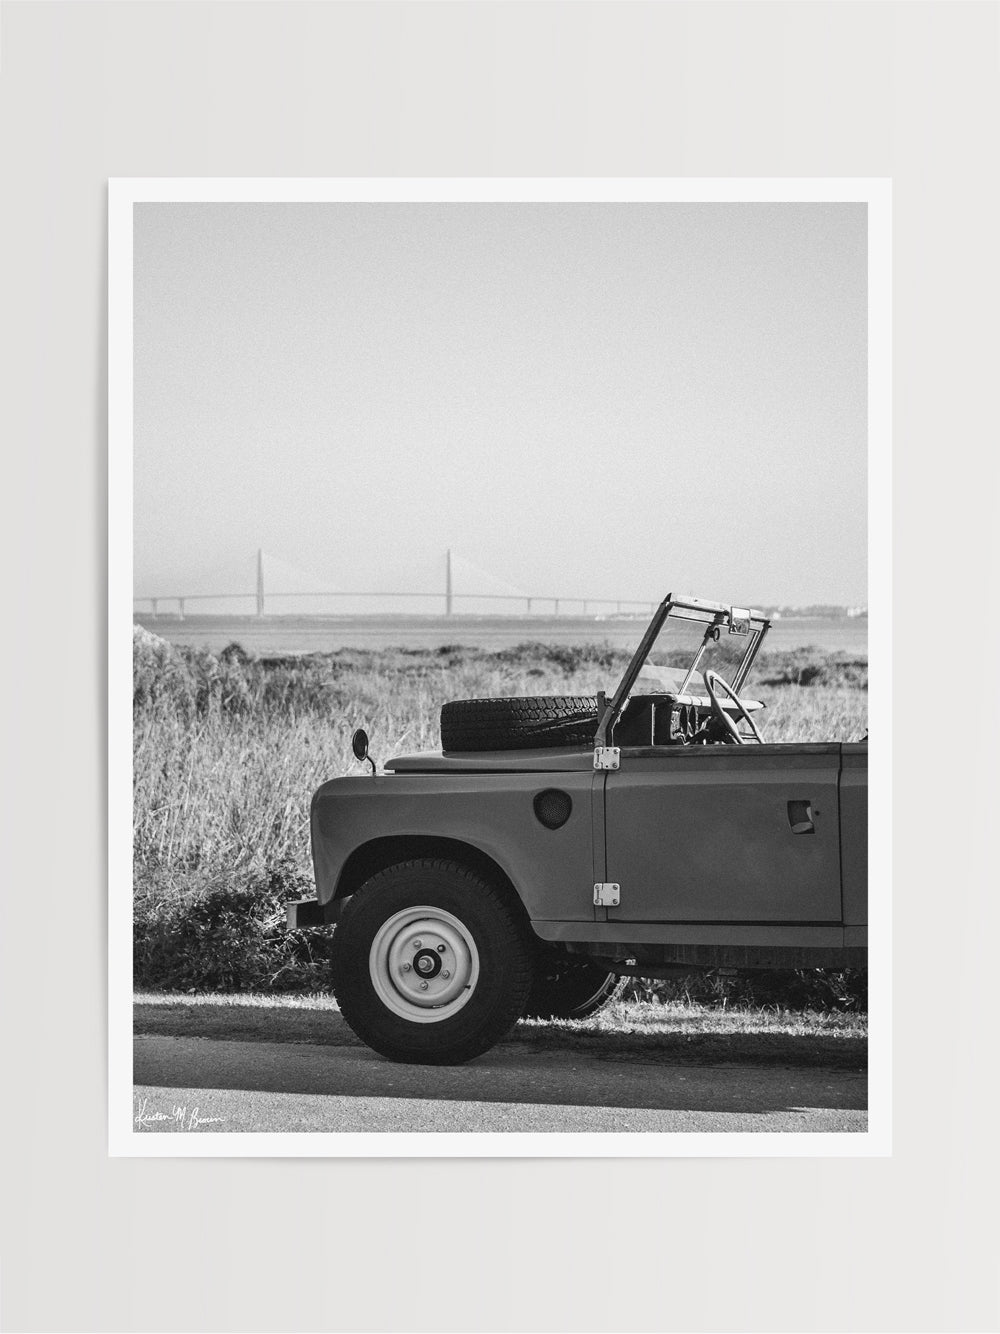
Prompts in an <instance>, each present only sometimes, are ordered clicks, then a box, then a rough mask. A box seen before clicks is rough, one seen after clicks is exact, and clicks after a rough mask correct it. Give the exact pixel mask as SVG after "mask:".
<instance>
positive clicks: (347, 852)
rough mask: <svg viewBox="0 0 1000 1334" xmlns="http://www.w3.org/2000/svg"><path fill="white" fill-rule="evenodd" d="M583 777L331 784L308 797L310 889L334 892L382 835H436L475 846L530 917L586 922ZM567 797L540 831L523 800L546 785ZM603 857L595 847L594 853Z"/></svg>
mask: <svg viewBox="0 0 1000 1334" xmlns="http://www.w3.org/2000/svg"><path fill="white" fill-rule="evenodd" d="M595 781H599V776H598V775H595V774H594V773H593V772H592V771H591V772H587V771H579V772H562V773H475V774H470V773H447V772H442V773H419V774H407V773H392V774H378V775H375V776H373V777H366V778H360V777H351V778H335V779H332V780H331V781H330V782H328V783H324V784H323V786H322V787H321V788H319V789H318V790H317V792H316V793H315V794H314V796H313V799H312V808H311V821H310V823H311V830H312V852H313V867H314V870H315V874H316V891H317V896H318V898H319V901H320V902H321V903H324V904H325V903H329V902H330V901H331V900H333V899H334V898H335V897H336V896H337V893H338V888H339V886H340V881H341V877H342V875H343V871H344V867H345V865H346V863H347V862H348V859H349V858H351V857H352V856H353V855H354V854H356V853H358V852H359V851H360V850H361V849H363V848H364V847H365V846H366V845H367V844H370V843H372V842H374V841H376V840H378V839H383V838H400V839H406V838H412V839H420V840H428V839H440V840H442V842H444V841H447V842H448V843H449V844H460V845H464V846H466V847H468V848H472V849H475V850H476V851H477V852H478V853H480V854H482V855H483V856H485V857H487V858H489V859H490V860H491V861H492V862H494V863H495V864H496V865H497V866H498V867H499V868H500V869H501V870H502V871H503V873H504V874H505V875H506V876H507V878H508V879H509V880H510V882H511V884H512V885H513V886H514V888H515V890H516V891H517V893H518V895H519V896H520V898H521V901H522V903H523V904H524V907H525V909H526V910H527V913H528V916H529V917H530V918H531V919H532V920H547V919H556V920H560V921H593V920H594V904H593V889H594V882H595V880H598V879H601V878H602V875H601V874H595V865H594V830H593V819H592V805H593V789H594V784H595ZM552 787H557V788H559V789H560V790H561V791H563V792H566V793H568V794H569V796H570V798H571V800H572V810H571V813H570V816H569V819H568V820H567V821H566V823H565V824H564V825H562V826H561V827H560V828H559V829H547V828H546V827H545V826H544V825H543V824H541V823H540V821H539V820H538V818H537V817H536V815H535V811H534V806H533V800H534V797H535V796H536V794H537V793H538V792H540V791H543V790H544V789H546V788H552ZM602 857H603V851H602Z"/></svg>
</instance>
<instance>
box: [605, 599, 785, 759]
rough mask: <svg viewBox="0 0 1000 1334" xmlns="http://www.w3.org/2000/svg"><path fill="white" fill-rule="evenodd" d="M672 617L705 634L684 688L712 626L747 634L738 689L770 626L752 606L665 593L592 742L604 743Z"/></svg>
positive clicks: (736, 676)
mask: <svg viewBox="0 0 1000 1334" xmlns="http://www.w3.org/2000/svg"><path fill="white" fill-rule="evenodd" d="M671 617H673V618H674V619H675V620H683V621H694V622H696V623H698V624H701V625H704V627H705V635H704V636H703V637H702V641H701V646H700V647H699V648H698V649H697V650H696V652H695V653H694V655H693V661H692V662H691V665H690V666H689V667H688V668H687V674H686V676H685V679H684V688H685V689H686V688H687V686H688V684H689V683H690V681H691V679H692V678H693V676H694V673H695V671H696V670H697V667H698V662H699V660H700V658H701V655H702V653H703V652H704V649H705V646H706V643H707V642H708V640H707V636H708V632H709V631H711V630H715V631H716V632H717V633H716V637H718V635H721V634H722V632H723V630H726V631H727V632H728V633H731V634H737V635H740V636H745V637H746V640H747V644H746V649H745V651H744V653H743V657H742V658H741V660H740V664H739V666H738V667H737V669H736V672H735V673H734V675H733V679H732V682H731V684H732V688H733V690H734V691H737V692H738V691H739V690H740V688H741V687H742V685H743V683H744V681H745V680H746V679H747V677H748V675H749V674H750V669H751V667H752V666H753V664H754V659H755V658H756V657H757V654H758V652H759V651H760V646H761V644H762V643H763V642H764V637H765V635H766V634H767V632H768V630H769V629H770V628H771V622H770V620H769V619H768V618H767V617H766V616H763V615H762V614H761V613H760V612H759V611H755V610H753V608H746V607H734V606H727V605H726V604H725V603H722V602H706V601H705V600H704V599H702V598H693V597H688V596H686V595H684V594H681V593H668V594H667V596H666V597H665V598H664V599H663V601H662V602H661V603H660V605H659V606H658V607H657V609H656V611H655V612H654V613H653V619H652V620H651V621H650V623H649V626H648V628H647V630H646V633H645V634H644V635H643V637H642V640H641V641H640V643H639V647H638V648H637V649H636V651H635V653H634V654H633V655H632V660H631V661H630V662H629V665H628V666H627V667H626V669H625V674H624V676H623V677H622V679H621V681H620V682H619V685H618V689H617V690H616V691H615V693H614V695H613V696H612V698H611V702H610V704H607V705H606V706H605V708H604V710H603V712H602V714H601V717H600V721H599V724H598V728H597V735H596V737H595V738H594V745H595V746H606V745H607V737H608V733H609V732H610V730H611V729H612V728H613V727H614V725H615V723H616V722H617V721H618V717H619V715H620V714H621V711H622V709H623V708H624V707H625V704H626V703H627V701H628V698H629V696H630V695H631V693H632V689H633V687H634V686H635V683H636V680H637V679H638V676H639V672H640V671H641V670H642V668H643V666H644V665H645V663H646V660H647V659H648V657H649V655H650V653H651V652H652V650H653V647H654V645H655V644H656V642H657V640H658V639H659V637H660V633H661V631H662V630H663V628H664V626H665V625H666V624H667V621H668V620H669V619H670V618H671Z"/></svg>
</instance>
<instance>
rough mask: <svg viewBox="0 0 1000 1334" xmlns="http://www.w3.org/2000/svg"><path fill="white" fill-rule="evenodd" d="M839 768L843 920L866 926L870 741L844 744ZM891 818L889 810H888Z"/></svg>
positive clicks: (853, 935)
mask: <svg viewBox="0 0 1000 1334" xmlns="http://www.w3.org/2000/svg"><path fill="white" fill-rule="evenodd" d="M842 751H843V758H842V761H841V771H840V846H841V878H842V882H843V897H844V924H845V926H847V927H848V928H855V931H854V932H853V933H852V938H857V935H858V932H857V928H861V927H864V928H867V922H868V743H867V741H865V742H858V743H852V744H849V745H845V746H843V747H842ZM886 819H888V813H886Z"/></svg>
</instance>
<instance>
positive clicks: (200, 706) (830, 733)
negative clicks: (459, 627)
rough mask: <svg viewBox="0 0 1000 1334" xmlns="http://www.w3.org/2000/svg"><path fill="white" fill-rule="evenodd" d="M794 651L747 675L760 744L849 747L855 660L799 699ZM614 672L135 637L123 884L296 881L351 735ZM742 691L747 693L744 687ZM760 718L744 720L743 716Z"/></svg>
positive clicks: (600, 679) (402, 743) (496, 657)
mask: <svg viewBox="0 0 1000 1334" xmlns="http://www.w3.org/2000/svg"><path fill="white" fill-rule="evenodd" d="M795 659H796V655H787V654H786V655H781V658H780V660H772V661H770V662H769V661H768V660H767V659H765V660H764V662H763V663H762V664H761V669H760V672H759V676H761V677H762V678H763V679H764V680H766V679H767V678H768V677H769V676H770V678H771V679H773V680H774V681H775V684H773V685H770V686H766V687H765V686H763V685H762V686H761V688H760V691H759V693H760V695H761V696H762V697H764V699H765V702H766V705H767V708H766V710H765V712H764V714H763V720H764V721H763V727H764V731H765V737H766V739H767V740H771V741H809V740H812V741H815V740H834V741H836V740H849V739H852V738H857V737H859V736H860V735H861V734H862V733H863V732H864V730H865V728H866V726H867V722H866V714H867V708H866V706H867V692H866V690H865V689H863V688H861V686H860V682H858V683H857V684H855V683H852V684H837V683H836V682H837V681H838V680H841V679H842V678H843V676H844V674H845V673H847V672H850V673H851V674H852V675H853V679H854V680H855V681H856V680H857V672H858V667H859V664H857V663H855V662H851V663H848V664H846V665H845V664H844V662H843V661H842V660H838V659H824V658H822V657H820V658H818V659H817V660H816V661H814V662H812V663H810V664H809V665H810V666H811V667H814V668H816V669H817V671H816V672H815V673H814V675H813V678H812V679H813V680H817V678H818V677H819V678H821V679H822V681H824V682H826V683H819V681H818V680H817V683H816V684H811V685H809V686H808V687H802V686H795V685H791V684H789V683H788V677H789V675H790V673H791V672H792V671H793V670H797V668H796V662H795ZM626 660H627V655H626V654H624V653H619V652H617V651H615V650H608V649H601V648H599V647H597V648H594V647H591V646H584V647H581V648H565V647H562V646H545V645H536V644H528V645H522V646H520V647H519V648H517V649H508V650H502V651H500V652H484V651H481V650H475V649H462V648H444V649H440V650H409V651H408V650H400V649H387V650H372V651H359V650H344V651H342V652H340V653H333V654H323V655H312V656H310V657H309V658H305V659H301V660H295V659H289V660H279V661H272V662H261V661H259V660H256V659H251V658H248V657H247V656H246V655H245V654H243V653H242V651H241V650H239V649H236V648H231V649H228V650H225V651H224V652H223V653H222V654H221V655H220V656H219V657H218V658H216V657H213V656H212V655H210V654H207V653H205V652H202V651H197V650H190V649H182V648H175V647H171V646H170V645H166V644H165V643H164V642H163V641H161V640H156V639H155V638H154V637H153V636H151V635H149V634H148V633H146V632H138V633H137V636H136V641H135V655H134V693H133V726H134V733H133V735H134V761H135V767H134V772H135V787H134V807H133V834H134V842H133V854H134V865H135V872H136V879H137V888H138V889H139V891H140V892H141V891H142V888H143V885H144V883H145V881H146V878H147V877H148V874H149V873H150V872H156V873H160V875H159V876H158V877H157V878H158V879H160V878H161V877H162V873H167V874H169V875H171V876H174V875H181V876H183V875H187V874H189V873H191V872H199V873H201V875H202V876H204V875H206V874H207V875H211V876H215V875H220V876H225V875H231V874H233V873H237V872H239V873H244V874H245V873H247V872H251V871H253V872H273V871H275V870H277V869H280V868H287V869H289V870H294V871H297V872H299V873H300V874H308V871H309V835H308V811H309V798H310V796H311V794H312V792H313V791H314V790H315V789H316V788H317V787H318V786H319V785H320V783H322V782H324V781H325V780H327V779H329V778H335V777H338V776H339V775H341V774H344V773H347V772H350V771H352V769H353V771H354V772H357V769H356V767H355V762H354V759H353V756H352V755H351V751H350V735H351V732H352V730H353V728H354V727H357V726H361V725H363V726H365V727H366V728H367V730H368V732H369V735H370V736H371V738H372V750H373V753H374V754H375V755H376V756H377V758H378V759H379V761H385V760H388V759H390V758H392V757H393V756H396V755H400V754H403V753H406V752H409V751H416V750H426V749H434V748H436V747H438V746H439V745H440V736H439V732H438V716H439V711H440V707H441V705H442V704H443V703H444V702H445V701H446V700H449V699H461V698H472V697H477V696H492V695H514V694H540V695H541V694H562V693H566V694H593V693H595V692H596V690H597V689H598V688H603V689H606V690H608V691H610V690H612V689H613V687H614V685H615V684H616V680H617V677H618V675H619V673H620V672H621V670H622V668H623V667H624V664H625V662H626ZM750 693H755V692H754V691H751V692H750ZM758 716H760V715H758Z"/></svg>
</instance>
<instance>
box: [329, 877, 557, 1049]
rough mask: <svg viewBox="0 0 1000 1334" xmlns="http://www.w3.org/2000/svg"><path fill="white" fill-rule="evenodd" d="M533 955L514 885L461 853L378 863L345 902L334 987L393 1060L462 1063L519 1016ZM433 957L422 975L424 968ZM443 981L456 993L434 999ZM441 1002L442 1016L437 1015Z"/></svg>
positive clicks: (361, 1032)
mask: <svg viewBox="0 0 1000 1334" xmlns="http://www.w3.org/2000/svg"><path fill="white" fill-rule="evenodd" d="M411 914H416V915H415V916H414V917H413V920H412V921H411V920H410V917H411ZM447 919H450V921H449V920H447ZM422 924H423V925H422ZM456 941H457V946H456ZM470 942H471V943H470ZM442 945H444V948H443V949H440V955H439V953H438V951H439V948H440V946H442ZM453 947H454V948H453ZM463 949H465V950H467V951H468V952H469V956H470V959H469V961H468V962H469V967H470V968H472V972H471V973H463V956H462V950H463ZM439 957H440V964H444V963H449V964H450V965H451V969H453V970H454V975H453V976H452V975H451V969H449V970H448V971H444V970H443V969H441V967H440V964H439V963H438V959H439ZM472 960H474V965H473V963H472ZM533 962H534V947H533V938H532V936H531V933H530V928H529V927H528V925H527V922H526V920H525V919H524V917H523V912H522V910H521V909H520V905H519V904H517V903H516V901H511V898H510V896H509V894H508V893H505V892H504V890H503V889H501V888H499V887H498V886H497V885H495V884H493V883H491V882H490V881H489V880H487V879H486V878H485V877H483V876H481V875H479V874H477V873H476V872H475V871H472V870H470V869H468V868H467V867H465V866H462V865H461V864H460V863H458V862H452V861H445V860H438V859H436V858H429V857H428V858H419V859H415V860H413V861H407V862H400V863H398V864H397V865H395V866H390V867H389V868H388V869H387V870H384V871H380V872H379V873H378V874H377V875H374V876H372V878H371V879H370V880H368V881H366V883H365V884H364V885H362V886H361V888H360V889H359V890H358V891H357V893H355V894H354V895H353V896H352V897H351V899H350V900H349V902H348V903H347V906H346V907H345V909H344V912H343V915H342V916H341V918H340V921H339V922H338V924H337V928H336V930H335V931H334V933H333V949H332V964H333V993H334V995H335V997H336V999H337V1004H338V1005H339V1006H340V1012H341V1014H342V1015H343V1016H344V1019H345V1020H346V1021H347V1023H348V1024H349V1025H350V1027H351V1028H352V1029H353V1031H354V1032H355V1033H356V1034H357V1036H358V1037H359V1038H360V1039H361V1041H362V1042H364V1043H366V1044H367V1045H368V1046H369V1047H372V1048H373V1049H374V1050H375V1051H377V1052H380V1053H381V1054H382V1055H383V1056H387V1057H388V1058H389V1060H390V1061H405V1062H409V1063H411V1064H414V1065H460V1064H461V1063H462V1062H463V1061H468V1060H471V1059H472V1058H473V1057H474V1056H479V1055H481V1054H482V1053H483V1052H484V1051H487V1050H488V1049H489V1048H490V1047H492V1046H493V1045H494V1043H496V1042H498V1041H499V1040H500V1038H502V1037H503V1035H504V1034H505V1033H506V1032H507V1031H508V1030H509V1029H510V1028H512V1027H513V1025H514V1024H515V1023H516V1022H517V1020H518V1019H519V1018H520V1015H521V1011H522V1010H523V1009H524V1002H525V1000H526V999H527V995H528V991H529V990H530V988H531V982H532V976H533ZM405 965H409V966H408V967H405ZM434 965H438V972H437V973H431V972H426V973H424V975H423V976H424V977H425V978H427V979H428V981H427V982H425V981H423V979H422V978H421V975H420V972H419V971H418V970H419V969H422V968H424V967H425V966H426V967H427V968H430V967H432V966H434ZM404 967H405V973H404V971H403V970H404ZM464 977H467V978H468V982H467V985H465V986H464V987H462V986H460V982H461V981H462V980H464ZM446 978H447V979H448V981H445V979H446ZM421 986H422V987H424V991H425V993H426V994H425V995H420V994H419V993H418V992H417V990H416V988H417V987H421ZM428 986H429V988H430V990H429V991H428V989H427V988H428ZM436 989H437V990H438V991H439V994H440V995H441V996H447V995H448V994H449V989H451V990H452V991H455V995H454V997H453V999H452V1000H450V1001H449V1002H448V1003H447V1004H446V1005H443V1006H436V1005H435V990H436ZM456 989H457V990H456ZM436 1008H440V1009H442V1010H444V1011H445V1013H444V1017H440V1016H436V1015H435V1016H434V1017H430V1016H431V1015H432V1014H433V1011H434V1010H435V1009H436ZM424 1016H428V1017H424Z"/></svg>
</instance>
